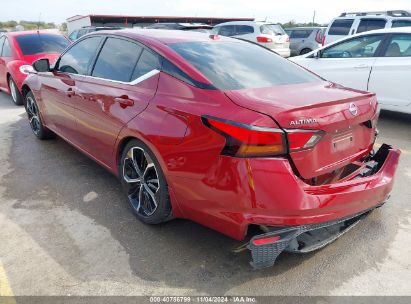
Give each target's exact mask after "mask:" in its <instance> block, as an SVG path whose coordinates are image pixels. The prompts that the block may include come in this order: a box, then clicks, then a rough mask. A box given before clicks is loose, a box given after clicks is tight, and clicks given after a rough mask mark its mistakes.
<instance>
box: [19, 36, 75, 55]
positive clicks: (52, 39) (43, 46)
mask: <svg viewBox="0 0 411 304" xmlns="http://www.w3.org/2000/svg"><path fill="white" fill-rule="evenodd" d="M16 40H17V43H18V44H19V46H20V49H21V51H22V53H23V55H35V54H48V53H61V52H63V51H64V49H65V48H66V47H67V46H68V45H69V42H68V41H67V39H66V38H64V37H63V36H61V35H53V34H30V35H24V36H17V37H16Z"/></svg>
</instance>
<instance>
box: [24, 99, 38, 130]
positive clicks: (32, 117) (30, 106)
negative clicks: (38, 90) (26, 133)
mask: <svg viewBox="0 0 411 304" xmlns="http://www.w3.org/2000/svg"><path fill="white" fill-rule="evenodd" d="M26 101H27V105H26V109H27V114H28V116H29V121H30V126H31V129H32V130H33V132H34V134H36V135H38V134H39V132H40V130H41V122H40V116H39V110H38V108H37V105H36V102H35V101H34V99H33V98H32V97H31V96H28V97H27V99H26Z"/></svg>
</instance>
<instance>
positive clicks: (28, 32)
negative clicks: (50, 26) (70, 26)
mask: <svg viewBox="0 0 411 304" xmlns="http://www.w3.org/2000/svg"><path fill="white" fill-rule="evenodd" d="M4 34H5V35H7V36H9V37H18V36H26V35H33V34H51V35H62V34H61V33H60V32H56V31H50V30H39V31H16V32H7V33H4Z"/></svg>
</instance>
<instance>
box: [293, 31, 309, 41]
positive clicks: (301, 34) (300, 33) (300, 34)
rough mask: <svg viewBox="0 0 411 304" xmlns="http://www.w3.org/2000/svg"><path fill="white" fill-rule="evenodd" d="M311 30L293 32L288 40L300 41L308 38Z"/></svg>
mask: <svg viewBox="0 0 411 304" xmlns="http://www.w3.org/2000/svg"><path fill="white" fill-rule="evenodd" d="M312 32H313V30H293V31H292V33H291V35H290V38H294V39H302V38H308V37H309V36H310V35H311V33H312Z"/></svg>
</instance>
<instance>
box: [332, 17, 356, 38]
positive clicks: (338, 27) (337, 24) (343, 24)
mask: <svg viewBox="0 0 411 304" xmlns="http://www.w3.org/2000/svg"><path fill="white" fill-rule="evenodd" d="M353 22H354V19H337V20H335V21H334V22H333V24H332V25H331V27H330V30H329V31H328V35H340V36H342V35H348V34H349V33H350V29H351V25H352V24H353Z"/></svg>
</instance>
